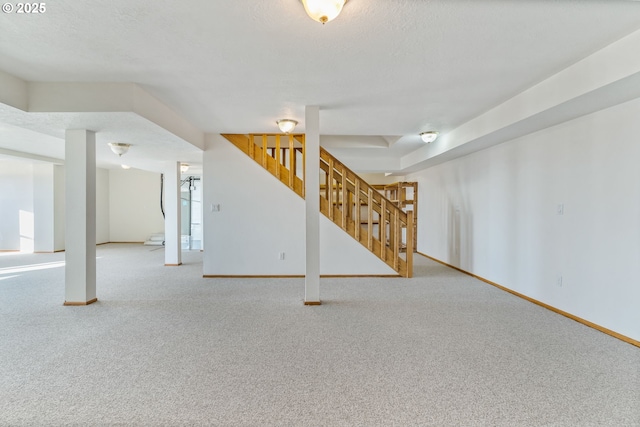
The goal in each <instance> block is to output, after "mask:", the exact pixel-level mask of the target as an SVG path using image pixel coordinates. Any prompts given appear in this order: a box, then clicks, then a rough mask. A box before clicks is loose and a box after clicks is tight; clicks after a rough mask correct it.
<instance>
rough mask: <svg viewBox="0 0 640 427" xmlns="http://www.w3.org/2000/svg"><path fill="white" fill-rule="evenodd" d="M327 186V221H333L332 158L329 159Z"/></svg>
mask: <svg viewBox="0 0 640 427" xmlns="http://www.w3.org/2000/svg"><path fill="white" fill-rule="evenodd" d="M327 186H328V187H329V188H330V189H329V197H327V200H328V201H329V219H330V220H332V221H333V195H334V193H333V157H331V158H329V179H328V180H327Z"/></svg>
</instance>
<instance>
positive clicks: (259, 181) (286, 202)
mask: <svg viewBox="0 0 640 427" xmlns="http://www.w3.org/2000/svg"><path fill="white" fill-rule="evenodd" d="M203 157H204V185H203V191H204V200H203V203H204V204H203V206H204V207H205V208H204V233H205V238H204V253H203V271H204V275H205V276H301V275H304V273H305V256H304V254H305V239H304V233H305V208H304V200H303V199H302V198H300V196H298V195H297V194H296V193H295V192H293V191H292V190H291V189H289V188H287V186H286V185H284V184H283V183H282V182H280V181H279V180H278V179H277V178H276V177H275V176H273V175H272V174H271V173H270V172H269V171H267V170H266V169H264V168H263V167H262V166H261V165H260V164H258V163H256V162H255V161H254V160H253V159H251V158H250V157H249V156H247V155H246V154H244V153H243V152H242V151H241V150H239V149H238V148H237V147H236V146H234V145H233V144H232V143H230V142H229V141H228V140H227V139H225V138H224V137H222V136H221V135H210V136H207V148H206V150H205V152H204V156H203ZM211 205H214V206H216V205H220V211H216V212H211ZM269 224H271V227H269ZM239 230H240V231H239ZM279 252H284V253H285V259H284V260H279V259H278V254H279ZM320 274H322V275H341V276H355V275H358V276H360V275H373V276H378V275H385V276H386V275H393V276H397V275H398V273H397V272H395V271H393V269H392V268H390V267H389V266H388V265H387V264H385V263H384V261H382V260H380V259H379V258H378V257H376V256H375V255H374V254H372V253H371V252H369V251H368V250H367V248H365V247H364V246H362V245H361V244H360V243H359V242H358V241H356V240H354V239H353V238H352V237H351V236H349V235H348V234H347V233H346V232H344V230H341V229H340V227H338V226H336V225H335V224H334V223H333V222H331V220H329V219H328V218H326V217H325V216H324V215H320Z"/></svg>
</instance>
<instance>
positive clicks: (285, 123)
mask: <svg viewBox="0 0 640 427" xmlns="http://www.w3.org/2000/svg"><path fill="white" fill-rule="evenodd" d="M276 124H277V125H278V127H279V128H280V131H281V132H284V133H291V132H293V129H295V127H296V125H297V124H298V122H296V121H295V120H292V119H282V120H278V121H277V122H276Z"/></svg>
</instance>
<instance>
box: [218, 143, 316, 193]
mask: <svg viewBox="0 0 640 427" xmlns="http://www.w3.org/2000/svg"><path fill="white" fill-rule="evenodd" d="M222 136H224V137H225V138H226V139H227V140H229V141H230V142H232V143H233V145H235V146H236V147H238V148H239V149H240V150H242V151H243V152H244V153H245V154H246V155H248V156H249V157H251V158H252V159H253V160H255V161H256V162H257V163H258V164H260V165H262V167H263V168H265V169H266V170H268V171H269V172H271V174H272V175H273V176H275V177H276V178H278V179H279V180H280V181H281V182H282V183H283V184H284V185H286V186H287V187H289V188H290V189H292V190H293V191H294V192H295V193H296V194H297V195H298V196H300V197H302V198H303V199H304V135H303V134H297V135H293V134H288V135H281V134H261V135H254V134H249V135H238V134H223V135H222ZM291 171H293V173H292V172H291Z"/></svg>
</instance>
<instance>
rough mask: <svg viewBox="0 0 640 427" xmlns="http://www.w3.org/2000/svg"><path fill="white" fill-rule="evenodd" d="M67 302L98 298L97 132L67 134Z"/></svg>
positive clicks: (92, 300) (79, 131)
mask: <svg viewBox="0 0 640 427" xmlns="http://www.w3.org/2000/svg"><path fill="white" fill-rule="evenodd" d="M65 166H66V171H65V172H66V176H65V193H66V198H65V215H66V227H65V241H66V243H65V250H66V252H65V263H66V264H65V302H64V305H88V304H91V303H93V302H96V301H97V300H98V299H97V298H96V134H95V132H92V131H88V130H84V129H79V130H67V131H66V134H65Z"/></svg>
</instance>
